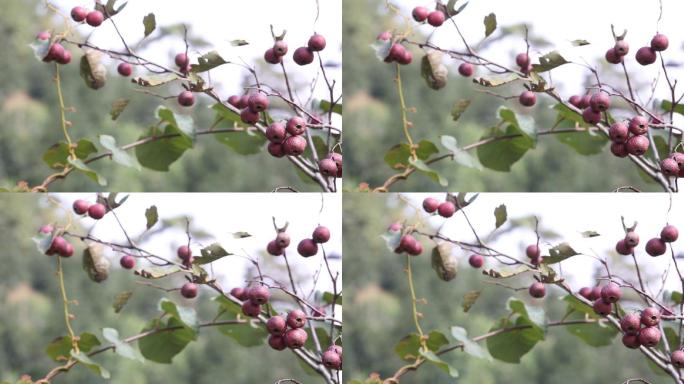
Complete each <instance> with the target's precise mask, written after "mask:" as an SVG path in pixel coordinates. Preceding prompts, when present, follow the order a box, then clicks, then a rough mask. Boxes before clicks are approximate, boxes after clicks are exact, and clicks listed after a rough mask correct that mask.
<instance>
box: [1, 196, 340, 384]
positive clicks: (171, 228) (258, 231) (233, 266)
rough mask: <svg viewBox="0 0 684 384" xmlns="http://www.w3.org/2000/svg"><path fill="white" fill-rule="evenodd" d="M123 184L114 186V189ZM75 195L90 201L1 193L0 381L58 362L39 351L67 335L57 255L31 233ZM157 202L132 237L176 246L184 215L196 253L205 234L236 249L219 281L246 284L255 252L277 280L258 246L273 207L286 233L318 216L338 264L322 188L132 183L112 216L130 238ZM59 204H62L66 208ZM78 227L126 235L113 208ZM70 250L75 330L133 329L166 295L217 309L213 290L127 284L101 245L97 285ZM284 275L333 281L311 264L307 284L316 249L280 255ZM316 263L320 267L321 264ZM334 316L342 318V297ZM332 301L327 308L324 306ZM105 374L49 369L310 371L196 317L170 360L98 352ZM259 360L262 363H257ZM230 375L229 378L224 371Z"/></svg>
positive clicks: (188, 379) (165, 247) (182, 377)
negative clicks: (189, 189)
mask: <svg viewBox="0 0 684 384" xmlns="http://www.w3.org/2000/svg"><path fill="white" fill-rule="evenodd" d="M123 196H124V195H119V197H118V198H119V199H120V198H122V197H123ZM77 198H83V199H88V200H90V201H93V200H94V198H95V195H94V194H88V195H78V194H52V195H50V199H52V201H51V200H49V199H48V197H47V196H34V195H20V194H5V195H4V196H3V197H2V198H0V207H1V209H2V210H3V211H4V212H6V214H4V215H2V218H0V229H1V230H0V244H3V246H2V249H3V250H2V252H1V255H0V259H2V261H3V265H4V267H3V268H1V269H0V308H2V310H1V311H0V345H1V346H2V347H1V348H0V381H5V380H6V381H8V382H12V383H14V382H16V380H18V378H19V377H20V375H22V374H28V375H31V376H32V377H33V378H34V379H38V378H41V377H43V376H44V375H45V374H46V373H47V372H48V371H49V370H50V369H52V368H54V367H55V366H56V365H57V364H56V363H55V362H53V361H52V360H51V359H50V358H49V357H48V356H47V355H46V354H45V352H44V351H45V347H46V346H47V345H48V344H49V343H50V342H51V341H52V340H53V339H54V338H56V337H58V336H62V335H64V334H66V330H65V327H64V320H63V309H62V302H61V298H60V296H59V286H58V283H57V277H56V275H55V259H54V258H48V257H46V256H45V255H42V254H40V253H39V252H38V250H37V249H36V246H35V244H34V243H33V241H32V240H31V238H32V237H33V236H34V235H35V233H36V231H37V228H38V227H39V226H41V225H43V224H45V223H52V222H64V220H65V218H66V216H65V215H67V214H68V215H71V213H70V212H69V211H70V207H71V204H72V202H73V201H74V200H75V199H77ZM151 205H156V206H157V208H158V212H159V217H160V222H159V223H158V224H157V225H156V226H155V227H152V229H151V230H150V233H149V236H147V240H144V241H142V242H141V243H140V246H141V247H142V248H144V249H147V250H149V251H152V252H155V253H157V254H160V255H168V256H169V257H173V255H175V253H176V249H177V247H178V246H179V245H182V244H184V243H186V242H187V235H186V233H185V230H186V229H185V222H186V221H185V218H189V219H190V220H191V226H190V229H191V233H192V235H193V242H192V244H191V248H192V249H193V253H194V254H199V250H200V249H201V248H202V247H203V246H207V245H209V244H211V243H212V242H214V241H217V242H219V243H221V245H222V246H223V247H224V248H225V249H226V250H227V251H229V252H233V253H235V256H229V257H226V258H224V259H222V260H220V261H218V262H216V263H215V264H214V265H213V267H212V269H211V270H212V271H213V273H214V274H215V276H216V277H217V278H218V281H219V283H220V284H221V285H222V286H223V287H225V288H227V289H229V288H231V287H234V286H245V284H246V283H245V281H247V280H251V279H253V278H254V277H255V276H257V272H256V270H255V269H254V267H253V265H252V264H251V263H250V262H249V261H248V260H247V259H246V258H245V256H246V255H249V256H251V257H255V258H258V259H259V261H260V263H261V267H262V269H263V271H264V273H266V274H270V275H271V276H274V277H275V278H277V279H284V280H281V281H287V280H286V276H287V275H286V271H285V268H284V262H283V260H282V258H274V257H270V256H267V255H266V253H265V246H266V244H267V242H268V241H270V240H271V239H272V238H274V234H275V232H274V229H273V221H272V218H273V217H275V218H276V221H277V223H278V225H283V224H284V223H285V222H289V227H288V233H290V234H291V236H292V239H293V242H294V243H295V244H296V242H299V239H302V238H304V237H309V236H311V232H312V231H313V229H314V228H315V227H316V226H317V225H318V224H319V223H320V224H322V225H326V226H328V227H329V228H330V230H331V234H332V236H331V239H330V242H329V243H328V244H327V245H326V247H325V249H326V252H327V253H328V255H330V263H331V268H332V269H333V271H337V272H340V273H341V268H342V265H341V264H342V260H341V250H342V236H341V224H342V223H341V220H340V215H341V198H340V197H339V196H338V195H333V194H327V195H325V196H322V195H320V194H278V195H274V194H268V195H264V194H230V195H227V194H194V195H186V194H132V195H130V197H129V198H128V200H127V201H126V203H125V204H124V205H123V206H121V207H120V208H118V209H117V215H118V216H119V219H120V220H121V221H122V223H123V224H124V227H125V228H126V229H127V230H128V231H129V234H130V235H132V236H134V237H137V236H138V235H139V234H141V233H142V232H143V231H144V230H145V223H146V219H145V209H147V208H148V207H150V206H151ZM63 207H66V209H67V211H65V210H64V209H63ZM76 227H77V228H78V229H74V231H75V232H78V233H85V232H86V231H88V230H92V234H93V235H94V236H95V237H98V238H100V239H106V240H112V241H114V242H124V243H125V242H126V239H125V237H124V234H123V233H122V231H121V229H120V228H119V226H118V225H117V224H116V220H115V219H114V217H113V215H111V214H108V215H107V216H105V218H104V219H102V220H101V221H98V222H97V223H94V222H93V220H91V219H87V218H85V219H77V220H76ZM238 231H244V232H248V233H249V234H251V235H252V236H251V237H248V238H244V239H240V240H237V239H235V238H234V236H233V232H238ZM72 243H73V244H74V246H75V248H76V252H75V254H74V256H73V257H72V258H71V259H67V260H65V263H64V267H65V276H66V285H67V291H68V293H69V295H70V298H71V299H74V300H76V301H77V302H78V305H72V306H71V310H72V313H73V314H74V315H75V319H74V321H73V325H74V328H75V332H76V333H81V332H91V333H94V334H95V335H97V336H98V337H100V339H101V340H102V337H101V335H102V332H101V331H102V328H105V327H111V328H115V329H118V330H119V332H120V334H121V335H122V337H128V336H130V335H134V334H137V333H138V332H140V330H141V329H142V328H143V326H144V325H145V324H146V323H147V321H149V319H151V318H153V317H154V316H157V315H158V313H159V312H158V309H157V305H158V302H159V300H160V299H161V298H163V297H166V298H169V299H171V300H173V301H174V302H177V303H179V304H180V305H184V306H191V307H194V308H195V309H196V310H197V312H198V317H199V319H200V321H211V320H212V319H213V318H214V316H216V313H217V306H216V304H215V303H214V302H213V301H212V299H213V297H214V296H215V292H213V291H211V290H205V289H202V290H200V295H199V297H198V298H197V299H195V300H184V299H183V298H182V297H181V296H180V295H179V293H178V292H177V291H175V292H171V293H166V292H163V291H160V290H157V289H154V288H151V287H148V286H143V285H139V284H136V283H135V281H136V280H139V279H138V278H137V277H135V276H133V274H132V273H131V272H129V271H125V270H122V269H121V268H120V267H119V262H118V260H119V257H120V255H117V254H114V253H113V252H112V251H111V250H108V251H107V252H106V253H105V255H106V256H107V257H109V258H110V259H111V262H112V267H111V270H110V273H109V278H108V279H107V280H106V281H105V282H103V283H100V284H96V283H94V282H92V281H91V280H90V279H89V278H88V277H87V275H86V273H85V272H84V271H83V269H82V266H81V260H80V258H81V257H80V255H81V251H82V249H83V244H81V243H79V242H76V241H72ZM289 260H290V262H291V263H292V265H293V274H294V276H295V280H296V281H297V282H298V284H299V286H300V288H302V289H303V291H304V292H307V293H308V292H313V294H312V296H311V297H310V300H311V301H312V302H317V300H320V297H318V296H317V295H318V294H316V293H315V292H319V293H320V292H325V291H329V290H330V289H331V281H330V278H329V277H328V274H327V272H326V273H320V276H319V278H318V281H317V285H316V287H315V289H314V286H313V284H312V281H313V279H312V276H313V275H314V274H315V272H316V271H319V270H320V269H321V267H322V266H323V267H324V265H323V264H322V263H323V260H322V257H320V256H318V257H312V258H309V259H304V258H301V257H299V256H298V255H296V254H293V255H291V256H290V258H289ZM324 271H325V270H324ZM182 282H183V280H182V279H176V278H171V279H165V280H160V281H155V283H157V284H159V285H162V286H165V287H169V288H171V287H175V286H180V285H181V284H182ZM123 291H133V296H132V298H131V299H130V301H129V302H128V304H127V305H126V306H125V307H124V309H123V311H122V312H121V313H120V314H116V313H115V312H114V310H113V307H112V305H113V303H114V298H115V296H116V295H117V294H119V293H120V292H123ZM274 300H275V301H274V306H275V307H276V308H281V310H283V309H287V308H289V307H288V306H289V303H290V302H289V300H287V299H286V298H285V297H283V296H282V295H281V294H278V293H275V292H274ZM337 309H338V310H337V311H336V316H337V317H339V318H341V308H340V307H338V308H337ZM328 311H330V307H328ZM96 361H98V362H99V363H101V364H102V365H103V366H104V367H105V368H107V369H108V370H109V371H110V372H111V373H112V379H111V380H109V381H106V380H103V379H100V378H99V377H98V376H97V375H94V374H93V373H92V372H90V371H89V370H87V369H86V368H83V367H76V368H74V369H73V370H72V371H71V372H69V373H67V374H64V375H60V376H59V377H58V378H57V379H55V381H54V382H55V384H59V383H85V382H87V383H101V382H108V383H150V384H151V383H179V384H180V383H206V384H209V383H217V382H226V380H229V381H230V382H235V383H269V382H270V383H273V382H275V381H276V380H278V379H282V378H296V379H298V380H300V381H301V382H319V381H321V380H320V379H319V378H317V377H313V376H308V375H307V374H306V373H305V372H304V371H303V370H302V368H301V367H300V365H299V363H298V362H297V360H296V358H295V356H294V355H292V354H291V353H289V352H284V353H278V352H276V351H273V350H271V349H270V348H269V347H268V346H266V345H264V346H259V347H252V348H245V347H243V346H240V345H239V344H237V343H236V342H235V341H234V340H233V339H231V338H229V337H226V336H224V335H223V334H222V333H220V332H219V331H218V329H217V328H204V329H202V330H201V332H200V334H199V337H198V340H197V341H195V342H192V343H190V344H189V345H188V346H187V347H186V349H185V350H184V351H183V352H181V353H180V354H179V355H177V356H176V357H175V358H174V359H173V364H169V365H164V364H156V363H153V362H146V363H144V364H141V363H138V362H135V361H132V360H128V359H124V358H121V357H120V356H118V355H116V354H113V353H104V354H101V355H99V356H98V357H96ZM265 361H268V368H267V369H266V368H265V366H264V362H265ZM227 378H229V379H227Z"/></svg>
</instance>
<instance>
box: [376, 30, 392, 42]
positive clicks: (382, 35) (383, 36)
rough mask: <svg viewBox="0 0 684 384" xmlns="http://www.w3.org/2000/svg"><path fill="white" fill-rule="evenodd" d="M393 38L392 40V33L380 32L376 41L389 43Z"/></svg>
mask: <svg viewBox="0 0 684 384" xmlns="http://www.w3.org/2000/svg"><path fill="white" fill-rule="evenodd" d="M391 38H392V33H391V32H390V31H384V32H380V33H379V34H378V36H377V37H376V38H375V39H376V40H380V41H387V40H389V39H391Z"/></svg>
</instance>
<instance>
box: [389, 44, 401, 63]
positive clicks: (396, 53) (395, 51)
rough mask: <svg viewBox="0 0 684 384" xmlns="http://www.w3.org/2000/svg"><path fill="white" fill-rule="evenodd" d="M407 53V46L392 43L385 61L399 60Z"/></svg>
mask: <svg viewBox="0 0 684 384" xmlns="http://www.w3.org/2000/svg"><path fill="white" fill-rule="evenodd" d="M405 53H406V48H405V47H404V46H403V45H401V44H396V43H395V44H392V46H391V47H390V49H389V51H388V52H387V57H385V62H387V63H391V62H392V61H397V60H399V59H401V58H403V56H404V54H405Z"/></svg>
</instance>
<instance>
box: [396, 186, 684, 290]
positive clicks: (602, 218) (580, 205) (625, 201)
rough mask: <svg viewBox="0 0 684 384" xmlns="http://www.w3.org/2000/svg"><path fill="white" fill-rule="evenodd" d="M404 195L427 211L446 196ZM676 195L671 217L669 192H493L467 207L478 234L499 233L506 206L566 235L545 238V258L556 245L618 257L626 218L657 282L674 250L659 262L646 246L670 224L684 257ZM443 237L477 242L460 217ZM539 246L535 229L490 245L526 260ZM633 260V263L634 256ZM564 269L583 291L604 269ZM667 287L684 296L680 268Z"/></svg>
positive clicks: (512, 214)
mask: <svg viewBox="0 0 684 384" xmlns="http://www.w3.org/2000/svg"><path fill="white" fill-rule="evenodd" d="M403 196H408V197H409V199H410V201H412V202H413V203H414V204H417V205H418V206H421V204H422V201H423V199H424V198H425V197H427V196H432V197H435V198H437V199H438V200H440V201H442V200H443V199H444V197H445V195H444V194H403ZM672 196H673V202H672V210H671V211H670V213H669V215H668V206H669V196H668V195H667V194H664V193H657V194H656V193H653V194H648V193H642V194H638V195H637V194H633V193H612V194H609V193H575V194H566V193H534V194H521V193H490V194H480V196H479V197H478V198H477V200H475V202H474V203H473V204H472V205H470V206H469V207H468V208H466V209H467V211H466V212H467V214H468V218H469V219H470V220H471V222H472V223H473V226H474V227H475V229H476V230H477V231H478V234H479V235H480V236H481V237H486V236H487V235H488V234H489V233H490V232H491V231H492V230H493V229H494V224H495V219H494V208H496V207H498V206H499V205H500V204H505V205H506V208H507V211H508V217H509V219H510V218H516V217H517V218H520V217H524V216H529V215H535V216H537V217H538V218H540V226H541V227H542V228H545V229H550V230H553V231H554V232H556V233H559V234H560V235H561V238H560V239H558V240H553V241H552V244H548V243H543V241H544V239H543V238H542V244H541V248H542V255H548V254H549V253H548V248H550V247H551V246H554V245H557V244H558V243H560V242H563V241H566V242H568V243H569V244H570V245H571V246H572V247H573V248H574V249H575V250H576V251H578V252H580V253H584V254H594V255H598V256H599V257H602V258H605V257H606V256H608V255H610V254H612V253H614V252H613V249H614V247H615V243H616V242H617V241H618V240H619V239H621V238H623V237H624V231H623V229H622V224H621V221H620V216H622V215H624V216H625V222H626V224H627V225H632V223H633V222H634V221H637V222H638V226H637V228H636V232H637V233H638V234H639V237H640V242H639V245H638V246H637V260H638V261H639V263H640V267H642V269H643V270H646V271H647V272H649V273H650V274H652V275H651V276H652V277H653V276H658V277H659V276H661V275H662V273H663V272H664V271H665V270H666V269H667V268H668V265H670V264H671V262H672V258H671V256H670V254H669V251H668V253H667V254H666V255H663V256H660V257H655V258H654V257H651V256H649V255H648V254H646V252H645V251H644V246H645V244H646V241H648V239H650V238H652V237H657V236H659V234H660V230H661V229H662V228H663V227H664V226H665V225H666V222H667V221H668V220H669V223H670V224H673V225H675V226H677V227H678V228H679V230H680V239H679V240H678V241H677V242H675V243H673V244H674V250H675V254H680V253H682V252H684V216H682V215H681V212H682V210H683V209H684V196H681V195H672ZM389 204H390V205H393V204H396V200H393V199H390V200H389ZM412 212H413V209H407V214H409V215H411V214H412ZM407 217H411V216H407ZM444 221H445V219H443V218H441V217H432V218H430V219H429V221H428V222H429V223H430V224H431V225H433V226H434V227H435V228H437V227H438V226H439V225H441V224H442V223H444ZM588 230H592V231H596V232H598V233H599V234H600V235H601V236H599V237H594V238H583V237H582V235H581V232H583V231H588ZM442 233H443V234H445V235H446V236H448V237H450V238H454V239H457V240H464V241H475V238H474V236H473V235H472V232H471V230H470V228H469V227H468V225H467V223H466V221H465V219H464V218H463V215H461V214H458V213H457V214H456V215H454V216H453V217H452V218H450V219H448V220H446V224H445V226H444V228H443V231H442ZM535 241H536V236H535V233H534V230H533V229H531V228H527V227H524V228H520V229H517V230H514V231H512V232H509V233H507V234H504V235H502V236H501V237H500V238H498V239H497V240H495V241H493V242H491V243H490V245H491V246H493V248H495V249H498V250H500V251H501V252H504V253H507V254H511V255H520V256H521V257H522V258H526V256H525V247H526V246H527V245H529V244H532V243H534V242H535ZM425 244H426V243H425ZM455 252H456V253H455V254H456V255H457V256H459V257H462V259H461V262H460V268H461V273H463V272H464V271H466V270H467V269H469V268H470V266H469V265H468V262H467V257H468V256H470V255H469V254H465V253H464V252H463V251H461V250H457V251H455ZM621 257H622V256H621ZM627 260H631V257H629V258H628V259H627ZM561 264H562V271H563V274H564V275H565V277H567V278H568V279H569V281H570V284H571V286H572V287H573V288H575V289H579V288H580V287H582V286H583V285H589V284H592V285H593V282H592V279H591V278H592V274H591V273H589V271H592V270H593V269H594V268H595V267H596V266H597V265H599V263H598V261H596V260H595V259H593V258H591V257H587V256H576V257H573V258H571V259H569V260H566V261H564V262H562V263H561ZM680 265H681V266H682V267H684V263H682V262H680ZM496 266H497V263H495V262H494V261H490V260H487V261H486V262H485V267H490V268H496ZM557 266H558V264H557V265H556V268H555V269H556V270H557V271H558V268H557ZM498 267H500V265H498ZM622 276H623V277H626V278H628V279H630V281H633V282H636V280H632V279H631V278H632V277H633V274H622ZM650 287H651V288H652V289H654V290H656V291H657V290H658V289H659V288H660V283H659V281H658V280H657V279H652V280H651V284H650ZM667 288H668V289H669V290H675V289H676V290H679V291H681V286H680V283H679V281H678V278H677V275H676V273H675V271H674V267H672V269H671V274H670V277H669V279H668V281H667Z"/></svg>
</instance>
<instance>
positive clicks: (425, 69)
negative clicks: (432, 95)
mask: <svg viewBox="0 0 684 384" xmlns="http://www.w3.org/2000/svg"><path fill="white" fill-rule="evenodd" d="M442 56H443V55H442V52H439V51H432V52H429V53H428V54H426V55H425V56H423V59H422V60H421V63H420V74H421V76H423V78H424V79H425V82H426V83H427V85H428V87H430V88H432V89H434V90H438V89H442V88H444V87H445V86H446V84H447V78H448V76H449V70H448V69H447V67H446V66H445V65H444V64H443V63H442Z"/></svg>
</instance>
